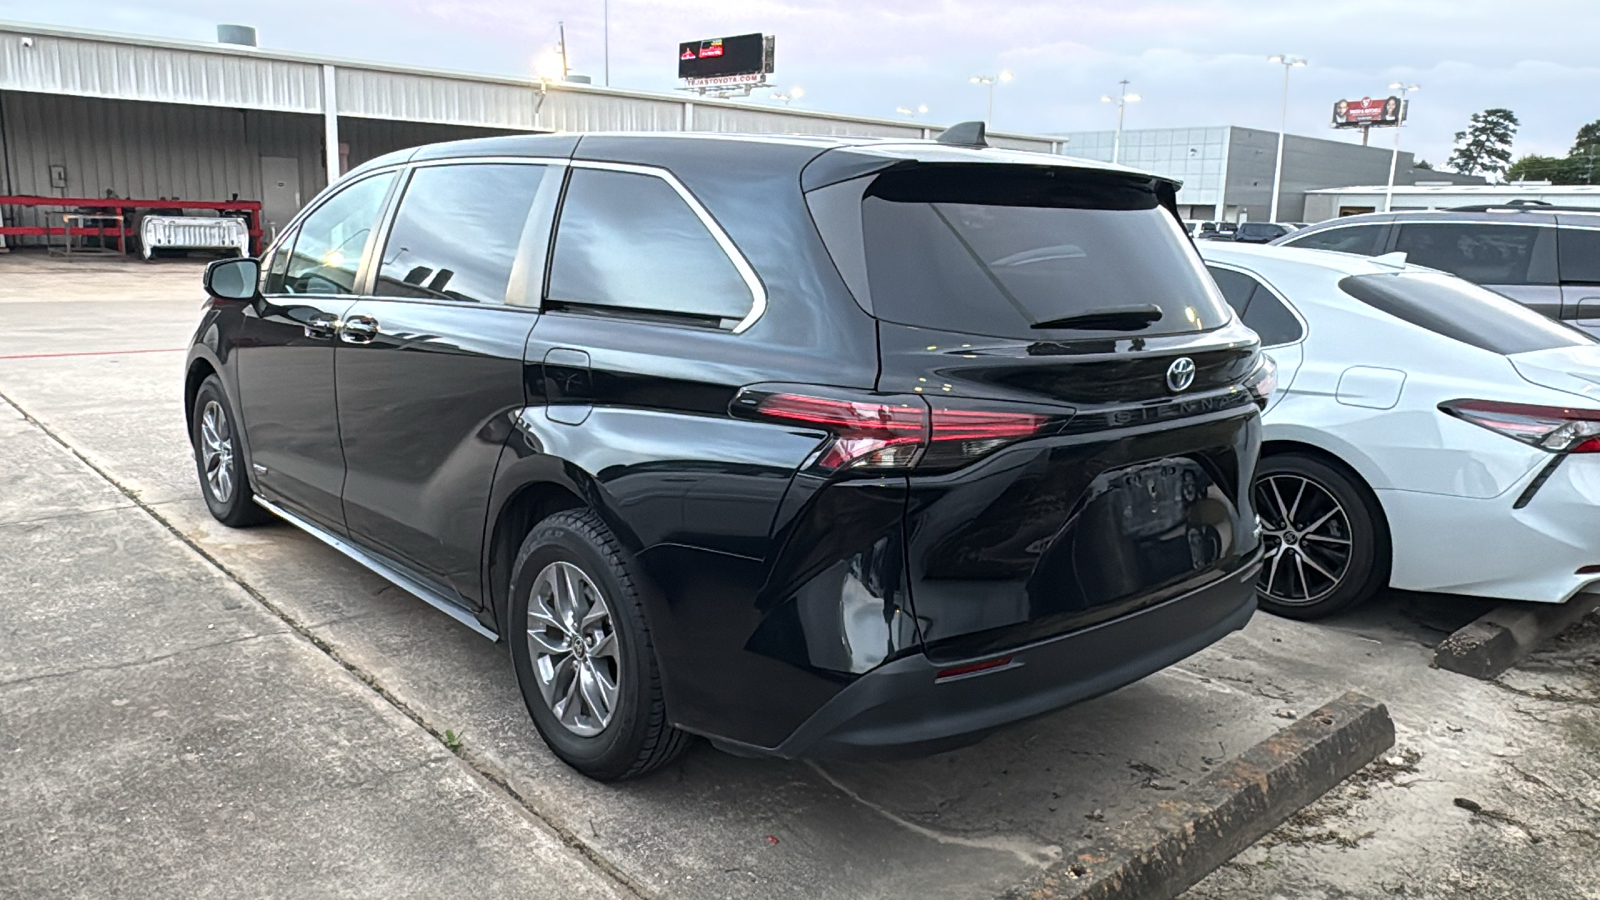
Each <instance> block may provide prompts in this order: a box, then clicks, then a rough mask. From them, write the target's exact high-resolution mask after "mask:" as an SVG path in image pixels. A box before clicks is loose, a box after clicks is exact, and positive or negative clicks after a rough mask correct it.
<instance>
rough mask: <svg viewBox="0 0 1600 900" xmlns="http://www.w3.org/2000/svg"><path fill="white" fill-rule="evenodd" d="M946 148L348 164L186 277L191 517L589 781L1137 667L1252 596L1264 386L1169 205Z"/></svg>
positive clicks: (404, 156) (1019, 706) (855, 739)
mask: <svg viewBox="0 0 1600 900" xmlns="http://www.w3.org/2000/svg"><path fill="white" fill-rule="evenodd" d="M952 133H964V134H965V135H967V137H965V138H963V140H964V141H965V144H964V145H961V146H956V145H953V144H951V143H939V142H929V141H913V142H890V141H883V140H854V139H836V138H810V137H773V136H731V135H705V134H700V135H696V134H677V135H672V134H659V133H657V134H590V135H536V136H513V137H502V138H490V139H483V140H472V141H465V142H456V143H450V144H441V145H434V146H427V147H422V148H420V149H415V150H407V151H402V152H400V153H397V154H392V155H389V156H385V157H382V158H379V159H376V160H373V161H371V162H369V163H367V164H365V165H363V166H361V167H360V168H358V169H356V170H355V171H352V172H350V173H349V174H348V175H346V176H345V177H344V178H342V179H340V180H339V181H338V182H337V183H335V184H334V185H333V186H331V187H330V188H328V190H326V191H325V192H324V193H323V194H322V195H321V196H319V197H318V198H317V199H316V200H315V201H314V202H313V203H312V204H310V205H309V206H308V207H307V208H306V209H305V210H304V211H303V212H302V213H301V214H300V215H299V216H298V217H297V218H296V220H295V221H294V222H293V223H292V224H291V225H290V226H289V227H288V228H287V229H286V230H285V231H284V232H283V233H282V235H281V236H280V237H279V238H278V240H277V241H276V242H275V244H274V246H273V247H272V248H271V249H270V250H269V251H268V252H267V253H266V254H265V256H264V257H263V259H262V261H261V262H260V263H259V264H258V263H257V262H256V261H255V260H249V259H243V260H224V261H219V262H216V263H213V264H212V266H211V267H210V268H209V269H208V270H207V272H206V288H207V291H208V293H209V295H210V297H211V299H210V300H209V301H208V306H207V309H206V312H205V314H204V317H203V320H202V321H201V323H200V326H199V329H198V331H197V332H196V334H195V338H194V342H193V346H192V349H191V351H190V354H189V357H188V370H187V372H188V375H187V379H186V400H187V402H186V409H187V410H188V411H189V417H190V422H189V424H190V435H191V437H192V440H193V444H194V450H195V457H196V462H197V467H198V470H199V475H200V482H201V487H202V490H203V492H204V495H205V500H206V502H207V504H208V505H209V506H210V508H211V511H212V513H213V514H214V515H215V516H216V517H217V518H218V519H219V520H221V521H222V522H224V523H226V524H229V525H235V526H241V525H246V524H250V523H254V522H259V521H262V520H264V519H266V518H269V517H270V516H277V517H281V518H282V519H286V520H288V521H289V522H291V523H293V524H295V525H296V526H298V527H300V528H303V529H305V530H306V531H308V532H310V533H311V534H312V535H314V536H316V537H318V538H319V539H321V540H323V541H324V542H326V543H328V544H329V545H331V546H333V547H334V548H336V549H338V550H340V551H341V552H343V553H345V554H348V555H349V556H350V557H352V558H353V559H355V560H356V561H358V562H360V563H362V564H364V565H366V566H368V567H370V568H371V569H373V570H374V571H376V572H378V573H380V574H382V575H384V576H386V577H388V578H390V579H392V580H393V581H394V582H395V583H396V584H398V585H400V586H401V587H403V588H405V589H407V590H408V591H410V592H412V593H415V594H416V595H418V596H419V597H421V598H422V599H424V600H426V601H428V602H430V603H432V604H434V605H436V606H438V607H439V608H440V609H442V610H444V611H445V612H446V613H448V614H450V615H451V616H454V617H455V618H456V619H458V620H460V621H461V622H463V623H464V624H466V625H467V626H469V627H471V628H473V629H474V630H476V631H478V632H480V633H481V634H483V635H485V636H487V637H491V638H497V637H501V636H503V637H505V638H506V641H507V643H508V644H509V645H510V650H511V658H512V663H513V665H514V667H515V670H516V675H517V679H518V682H519V683H520V685H521V689H522V693H523V695H524V699H525V700H526V702H527V706H528V709H529V711H530V712H531V713H532V716H533V719H534V722H535V724H536V725H537V727H538V729H539V732H540V734H541V735H542V736H543V737H544V739H545V741H546V742H547V743H548V744H549V745H550V747H551V748H552V750H554V752H555V753H556V754H557V755H559V756H560V757H561V758H562V759H563V760H565V761H567V762H568V763H569V764H571V765H572V766H574V767H576V768H577V769H579V770H581V771H583V772H585V773H587V774H588V775H590V776H592V777H595V778H599V779H616V778H624V777H628V776H631V775H637V774H639V773H642V772H645V771H648V770H649V769H652V768H654V767H656V766H659V765H661V764H663V763H664V762H666V761H668V760H670V759H672V758H673V757H674V756H675V755H676V754H677V753H678V752H679V751H680V750H681V749H682V748H683V747H684V746H685V745H686V743H687V742H688V740H689V736H690V735H693V734H699V735H704V736H706V737H708V738H710V739H711V740H712V742H713V743H714V744H715V745H716V746H718V747H721V748H723V749H725V750H727V751H730V752H734V753H740V754H748V755H768V756H778V757H795V756H800V755H807V756H832V757H858V758H859V757H883V756H890V755H896V754H904V753H908V752H930V751H935V750H939V749H942V748H946V747H953V746H958V745H960V744H963V743H968V742H971V741H974V740H977V739H978V738H980V737H982V736H983V735H984V734H986V733H988V732H990V731H992V730H993V729H995V728H997V727H999V726H1002V725H1005V724H1007V723H1010V722H1015V721H1018V720H1021V719H1025V718H1028V717H1031V716H1036V715H1039V714H1041V713H1045V712H1048V711H1050V710H1053V709H1056V708H1059V707H1061V706H1064V705H1066V704H1069V703H1072V702H1074V701H1078V700H1082V699H1085V698H1088V697H1091V696H1095V695H1098V694H1102V693H1105V692H1107V691H1110V690H1113V689H1115V688H1117V687H1119V686H1121V685H1125V684H1128V683H1129V682H1132V681H1135V680H1137V679H1139V678H1141V677H1143V676H1145V675H1148V674H1150V673H1151V672H1154V671H1156V670H1158V669H1160V668H1162V667H1164V666H1167V665H1169V664H1171V663H1173V662H1176V661H1177V660H1180V659H1182V658H1184V657H1185V656H1188V655H1189V654H1192V653H1194V652H1195V651H1197V650H1199V649H1201V648H1203V647H1205V646H1207V645H1208V644H1210V643H1212V642H1213V641H1216V640H1217V639H1218V638H1220V637H1222V636H1223V635H1225V634H1227V633H1228V632H1230V631H1232V630H1234V629H1237V628H1239V627H1241V626H1243V625H1244V623H1245V622H1246V621H1247V620H1248V619H1249V617H1250V614H1251V612H1252V611H1253V610H1254V608H1255V591H1254V584H1255V577H1256V571H1257V569H1258V568H1259V559H1260V538H1259V533H1258V528H1257V523H1256V517H1255V514H1254V513H1253V511H1252V510H1251V507H1250V501H1249V490H1248V486H1249V484H1250V480H1251V474H1252V471H1253V468H1254V466H1255V461H1256V455H1257V449H1258V445H1259V441H1260V437H1259V434H1260V426H1259V416H1258V412H1257V403H1258V401H1259V400H1260V399H1261V398H1262V396H1264V394H1265V393H1268V392H1270V385H1271V380H1272V378H1271V375H1272V373H1271V368H1270V364H1269V363H1264V362H1263V357H1262V356H1261V354H1260V352H1259V350H1258V346H1257V340H1256V336H1255V334H1253V333H1252V332H1251V331H1250V330H1249V329H1247V328H1245V327H1244V326H1243V325H1242V324H1240V323H1239V322H1238V321H1237V320H1236V319H1235V318H1233V317H1232V315H1231V313H1230V312H1229V309H1228V306H1227V305H1226V304H1225V303H1224V302H1223V300H1222V298H1221V296H1220V295H1219V294H1218V293H1217V289H1216V287H1215V286H1214V285H1213V284H1212V282H1211V280H1210V278H1209V277H1207V275H1206V272H1205V269H1204V268H1203V267H1202V265H1201V263H1200V260H1199V257H1198V256H1197V254H1196V253H1195V251H1194V249H1193V247H1192V246H1191V245H1190V244H1189V242H1188V240H1187V238H1186V237H1185V235H1184V233H1183V231H1182V229H1181V227H1180V225H1179V219H1178V216H1177V214H1176V208H1175V205H1174V196H1175V189H1176V185H1175V184H1174V183H1173V182H1170V181H1167V180H1165V179H1162V178H1157V177H1153V176H1150V175H1147V174H1143V173H1139V172H1135V171H1132V170H1129V169H1123V168H1118V167H1112V166H1103V165H1100V164H1096V163H1089V162H1084V161H1079V160H1069V159H1064V158H1061V157H1052V156H1044V155H1037V154H1031V153H1022V152H1013V151H1006V150H1000V149H994V148H989V147H986V146H984V144H983V139H982V135H981V130H978V129H974V128H968V129H959V130H953V132H952ZM518 632H522V633H521V634H518Z"/></svg>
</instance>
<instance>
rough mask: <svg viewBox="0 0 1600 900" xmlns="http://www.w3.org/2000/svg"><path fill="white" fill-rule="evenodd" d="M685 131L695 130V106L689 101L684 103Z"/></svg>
mask: <svg viewBox="0 0 1600 900" xmlns="http://www.w3.org/2000/svg"><path fill="white" fill-rule="evenodd" d="M683 130H684V131H693V130H694V104H693V103H690V102H689V101H687V100H685V101H684V102H683Z"/></svg>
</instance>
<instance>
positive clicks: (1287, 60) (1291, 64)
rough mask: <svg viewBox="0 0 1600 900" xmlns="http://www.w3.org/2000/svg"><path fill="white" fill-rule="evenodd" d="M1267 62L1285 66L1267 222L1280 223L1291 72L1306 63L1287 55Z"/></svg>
mask: <svg viewBox="0 0 1600 900" xmlns="http://www.w3.org/2000/svg"><path fill="white" fill-rule="evenodd" d="M1267 62H1275V63H1279V64H1280V65H1282V66H1283V118H1282V120H1281V121H1280V123H1279V126H1278V162H1277V164H1276V165H1274V166H1273V168H1272V211H1271V212H1270V213H1269V214H1268V216H1267V221H1269V222H1276V221H1278V196H1279V192H1280V191H1281V190H1282V188H1283V140H1284V135H1285V133H1287V132H1288V130H1289V70H1290V69H1293V68H1295V67H1296V66H1303V65H1305V64H1306V61H1305V60H1303V59H1299V58H1296V57H1292V56H1288V55H1285V54H1282V53H1280V54H1278V55H1277V56H1269V57H1267Z"/></svg>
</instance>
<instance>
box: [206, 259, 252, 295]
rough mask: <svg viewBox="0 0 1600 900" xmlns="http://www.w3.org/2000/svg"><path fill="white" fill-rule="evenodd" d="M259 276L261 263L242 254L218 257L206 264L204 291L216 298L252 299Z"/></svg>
mask: <svg viewBox="0 0 1600 900" xmlns="http://www.w3.org/2000/svg"><path fill="white" fill-rule="evenodd" d="M260 278H261V263H260V262H257V261H256V260H254V259H252V258H250V257H248V256H244V257H239V258H237V259H219V260H217V261H215V262H213V263H211V264H210V265H208V266H206V275H205V285H206V293H208V294H210V295H211V296H213V297H215V298H217V299H218V300H235V301H243V300H254V299H255V298H256V295H257V287H256V286H257V284H259V282H260Z"/></svg>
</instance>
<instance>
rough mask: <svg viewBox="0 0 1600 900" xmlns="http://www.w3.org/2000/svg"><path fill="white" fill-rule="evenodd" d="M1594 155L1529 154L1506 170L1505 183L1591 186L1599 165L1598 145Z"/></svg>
mask: <svg viewBox="0 0 1600 900" xmlns="http://www.w3.org/2000/svg"><path fill="white" fill-rule="evenodd" d="M1594 149H1595V155H1594V156H1593V157H1591V156H1590V155H1589V154H1588V153H1582V154H1578V153H1574V154H1573V155H1571V156H1539V155H1538V154H1535V153H1530V154H1528V155H1527V156H1524V157H1522V158H1521V159H1518V160H1517V161H1516V162H1514V163H1512V164H1511V168H1509V169H1507V170H1506V180H1507V181H1548V182H1550V183H1551V184H1592V183H1593V178H1594V176H1595V174H1596V172H1595V166H1596V164H1600V145H1597V146H1596V147H1595V148H1594Z"/></svg>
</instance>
